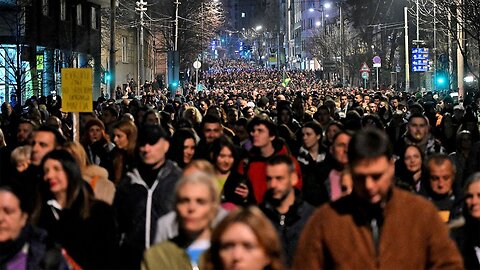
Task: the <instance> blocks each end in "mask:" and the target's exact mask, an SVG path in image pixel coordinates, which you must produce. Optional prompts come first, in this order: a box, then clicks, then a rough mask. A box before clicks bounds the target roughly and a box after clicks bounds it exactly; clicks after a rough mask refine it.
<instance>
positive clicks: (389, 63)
mask: <svg viewBox="0 0 480 270" xmlns="http://www.w3.org/2000/svg"><path fill="white" fill-rule="evenodd" d="M407 4H408V2H407V0H378V1H371V0H345V1H344V4H343V7H344V10H345V13H346V18H347V20H349V21H350V22H351V23H352V27H353V28H354V29H355V30H356V31H358V34H359V35H358V38H360V39H361V42H362V43H364V45H366V46H362V47H363V48H364V49H366V51H365V52H363V49H362V52H363V54H364V57H365V58H366V59H365V60H364V61H371V59H372V58H373V56H375V55H378V56H380V57H381V59H382V67H381V70H383V71H387V72H385V74H388V75H390V72H391V71H395V69H396V66H397V65H400V62H401V61H402V60H401V58H400V57H399V55H400V48H401V47H400V44H401V43H402V36H403V35H402V34H403V30H402V29H403V21H404V18H403V7H404V6H406V5H407ZM403 64H404V63H402V66H403ZM357 73H358V72H357ZM385 79H386V77H385V76H384V77H383V81H385Z"/></svg>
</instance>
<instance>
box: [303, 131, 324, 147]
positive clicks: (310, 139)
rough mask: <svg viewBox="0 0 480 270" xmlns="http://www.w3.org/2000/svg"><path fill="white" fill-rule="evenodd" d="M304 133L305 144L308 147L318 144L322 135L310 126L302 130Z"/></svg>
mask: <svg viewBox="0 0 480 270" xmlns="http://www.w3.org/2000/svg"><path fill="white" fill-rule="evenodd" d="M302 133H303V146H304V147H305V148H306V149H310V148H312V147H313V146H315V145H317V144H318V140H320V135H317V134H315V131H313V129H311V128H309V127H305V128H303V130H302Z"/></svg>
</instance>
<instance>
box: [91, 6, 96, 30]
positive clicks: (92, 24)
mask: <svg viewBox="0 0 480 270" xmlns="http://www.w3.org/2000/svg"><path fill="white" fill-rule="evenodd" d="M90 13H91V15H90V18H91V22H90V25H91V27H92V29H97V28H98V27H97V9H96V8H94V7H91V8H90Z"/></svg>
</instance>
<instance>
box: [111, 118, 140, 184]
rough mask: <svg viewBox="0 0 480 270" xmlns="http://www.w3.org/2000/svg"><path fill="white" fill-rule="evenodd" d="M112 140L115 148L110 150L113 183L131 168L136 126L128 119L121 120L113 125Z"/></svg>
mask: <svg viewBox="0 0 480 270" xmlns="http://www.w3.org/2000/svg"><path fill="white" fill-rule="evenodd" d="M113 136H114V137H113V141H114V142H115V146H116V147H115V148H114V149H113V150H112V153H111V154H112V163H113V175H112V176H111V178H112V179H113V182H114V183H115V184H118V183H119V182H120V180H121V179H122V178H123V177H124V176H125V174H126V173H127V171H129V170H130V169H131V167H130V166H131V165H132V161H133V159H134V155H135V147H136V142H137V127H136V126H135V123H133V122H132V121H129V120H121V121H119V122H117V123H115V124H114V125H113Z"/></svg>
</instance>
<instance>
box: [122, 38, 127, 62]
mask: <svg viewBox="0 0 480 270" xmlns="http://www.w3.org/2000/svg"><path fill="white" fill-rule="evenodd" d="M121 48H122V63H128V54H127V53H128V39H127V37H126V36H122V44H121Z"/></svg>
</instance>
